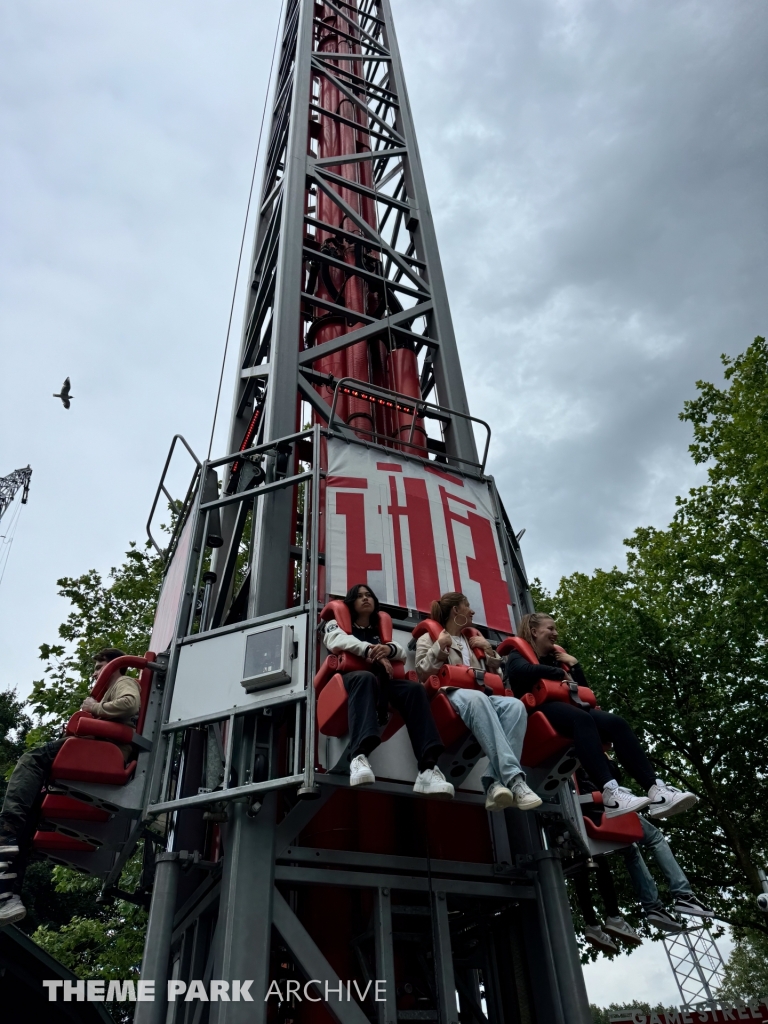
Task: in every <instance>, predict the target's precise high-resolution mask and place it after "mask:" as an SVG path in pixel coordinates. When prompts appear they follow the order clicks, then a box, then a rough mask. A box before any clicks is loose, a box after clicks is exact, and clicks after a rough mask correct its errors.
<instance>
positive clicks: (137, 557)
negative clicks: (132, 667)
mask: <svg viewBox="0 0 768 1024" xmlns="http://www.w3.org/2000/svg"><path fill="white" fill-rule="evenodd" d="M162 570H163V564H162V559H161V558H160V557H159V556H158V555H156V554H154V553H153V552H152V551H151V550H150V549H149V548H148V547H147V548H145V549H143V550H142V549H139V548H137V547H136V545H135V544H131V545H130V548H129V550H128V551H127V552H126V556H125V560H124V561H123V563H122V564H121V565H119V566H117V567H115V568H113V569H111V570H110V572H109V574H108V576H107V580H106V581H105V580H104V579H103V578H102V576H101V575H100V574H99V573H98V572H96V571H95V570H91V571H90V572H87V573H84V574H83V575H82V576H79V577H75V578H69V577H65V578H63V579H60V580H58V581H57V582H58V586H59V588H60V589H59V594H60V595H61V596H62V597H65V598H67V599H68V600H69V602H70V605H71V610H70V612H69V614H68V615H67V618H66V619H65V621H64V623H63V624H62V625H61V626H60V627H59V631H58V632H59V641H60V642H59V643H56V644H42V645H41V647H40V657H41V659H42V660H43V661H44V662H45V663H46V668H45V675H44V678H43V679H40V680H38V681H36V682H35V684H34V687H33V691H32V695H31V697H30V700H29V707H30V708H31V710H32V711H33V712H34V713H35V715H36V721H35V725H34V727H33V728H30V725H31V722H30V719H29V718H28V717H27V716H26V715H25V714H24V711H23V705H22V704H21V702H19V701H17V700H16V698H15V695H14V694H12V693H7V694H0V768H2V770H3V771H4V772H5V773H6V775H7V774H10V770H12V768H13V765H14V764H15V762H16V760H17V759H18V756H19V755H20V754H21V753H22V751H23V748H24V742H25V741H26V744H27V745H32V744H34V743H36V742H40V741H41V740H45V739H48V738H50V737H52V736H54V735H57V734H58V733H59V732H60V730H61V727H62V726H63V725H64V724H65V723H66V721H67V719H68V718H69V717H70V716H71V715H72V714H73V713H74V712H75V711H76V710H77V709H78V708H79V706H80V704H81V702H82V700H83V697H84V696H85V695H86V694H87V693H88V691H89V689H90V686H91V673H92V668H93V660H92V659H93V654H94V653H95V652H96V651H98V650H99V649H100V648H103V647H118V648H121V649H122V650H124V651H126V652H127V653H128V654H143V653H144V652H145V651H146V650H147V648H148V645H149V637H150V633H151V630H152V621H153V618H154V611H155V607H156V604H157V598H158V594H159V589H160V583H161V580H162ZM139 870H140V855H139V854H137V855H136V857H135V858H134V859H133V860H132V861H131V862H130V863H129V864H128V865H127V867H126V869H125V871H124V872H123V876H122V879H121V881H120V887H121V889H122V890H123V891H124V892H129V893H130V892H133V890H134V888H135V885H136V882H137V880H138V873H139ZM99 889H100V882H99V880H98V879H94V878H91V877H89V876H86V875H82V874H79V873H78V872H75V871H71V870H69V869H68V868H64V867H54V866H53V865H52V864H51V863H50V862H48V861H34V862H32V863H31V864H30V865H29V868H28V870H27V874H26V877H25V881H24V889H23V892H22V899H23V900H24V904H25V906H26V907H27V917H26V918H25V919H24V920H23V921H22V922H21V926H22V927H23V928H24V930H25V931H28V932H30V933H31V934H32V937H33V938H34V940H35V941H36V942H37V943H38V944H39V945H41V946H42V947H43V948H44V949H46V950H47V951H48V952H49V953H51V954H52V955H53V956H55V957H56V958H57V959H59V960H61V961H62V963H64V964H66V966H68V967H69V968H71V970H73V971H74V972H75V973H76V974H78V975H79V976H80V977H84V978H85V977H87V978H104V979H105V980H107V981H109V980H112V979H124V980H127V979H129V978H135V977H137V976H138V970H139V965H140V962H141V953H142V948H143V943H144V933H145V928H146V911H145V910H144V909H143V907H141V906H136V905H134V904H133V903H131V902H127V901H124V900H117V901H114V902H113V903H112V904H111V905H110V904H97V903H96V896H97V895H98V891H99ZM112 1013H113V1015H114V1016H115V1018H116V1019H117V1020H120V1021H127V1020H130V1019H131V1018H132V1015H133V1008H132V1006H131V1005H130V1004H114V1005H113V1007H112Z"/></svg>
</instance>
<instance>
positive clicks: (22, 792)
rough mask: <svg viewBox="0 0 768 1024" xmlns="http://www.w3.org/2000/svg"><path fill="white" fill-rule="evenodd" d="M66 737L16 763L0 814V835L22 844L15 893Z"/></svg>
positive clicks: (27, 753)
mask: <svg viewBox="0 0 768 1024" xmlns="http://www.w3.org/2000/svg"><path fill="white" fill-rule="evenodd" d="M66 738H67V737H66V736H63V737H61V738H60V739H56V740H50V741H49V742H48V743H41V744H40V745H39V746H37V747H31V748H30V749H29V750H27V751H25V752H24V753H23V754H22V755H21V757H20V758H19V760H18V761H17V762H16V767H15V768H14V769H13V772H12V774H11V777H10V779H9V780H8V788H7V789H6V791H5V800H4V801H3V810H2V813H0V832H3V833H5V834H6V835H11V836H15V837H16V840H17V842H18V844H19V854H18V856H17V857H15V858H14V860H13V870H14V871H15V872H16V879H15V881H14V884H13V887H12V889H13V892H18V893H20V892H21V886H22V883H23V881H24V872H25V870H26V867H27V861H28V860H29V851H30V845H31V843H32V839H33V837H34V834H35V831H36V829H37V820H38V817H39V812H40V804H41V802H42V792H41V790H42V788H43V786H44V785H45V784H46V782H47V781H48V776H49V775H50V773H51V767H52V765H53V762H54V761H55V760H56V755H57V754H58V752H59V751H60V750H61V748H62V747H63V746H64V743H65V741H66Z"/></svg>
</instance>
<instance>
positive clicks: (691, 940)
mask: <svg viewBox="0 0 768 1024" xmlns="http://www.w3.org/2000/svg"><path fill="white" fill-rule="evenodd" d="M664 949H665V950H666V952H667V959H668V960H669V965H670V967H671V968H672V973H673V974H674V976H675V981H676V982H677V987H678V989H679V991H680V999H681V1002H682V1004H683V1006H684V1007H685V1008H686V1009H692V1008H694V1007H697V1006H699V1005H700V1004H701V1003H706V1004H707V1005H714V1004H715V1003H716V1002H717V992H718V990H719V988H720V986H721V985H722V983H723V974H724V971H725V964H724V963H723V958H722V956H721V955H720V950H719V949H718V948H717V945H716V943H715V940H714V939H713V938H712V934H711V932H710V931H709V929H708V928H706V927H705V926H704V925H699V926H698V927H696V928H687V929H686V930H685V931H683V932H678V933H677V934H675V935H665V936H664Z"/></svg>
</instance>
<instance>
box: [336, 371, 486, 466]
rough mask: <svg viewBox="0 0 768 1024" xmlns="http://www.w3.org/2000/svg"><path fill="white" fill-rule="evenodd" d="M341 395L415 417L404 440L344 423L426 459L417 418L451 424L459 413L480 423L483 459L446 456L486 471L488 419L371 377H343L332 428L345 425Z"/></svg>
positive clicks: (338, 385)
mask: <svg viewBox="0 0 768 1024" xmlns="http://www.w3.org/2000/svg"><path fill="white" fill-rule="evenodd" d="M340 395H346V396H348V397H350V398H356V399H360V400H362V401H364V402H370V403H371V405H380V406H383V407H384V408H387V409H390V410H392V411H393V412H403V413H405V414H407V415H409V416H410V417H411V422H410V427H409V434H408V439H407V440H403V439H402V438H400V437H392V436H389V435H385V434H382V433H381V432H380V431H377V430H368V429H366V428H365V427H361V426H359V425H357V424H356V425H355V426H354V427H353V428H350V427H349V426H348V424H346V423H343V426H344V428H346V430H347V431H349V430H350V429H353V430H354V431H355V433H356V434H365V435H367V436H369V437H370V438H371V441H372V443H374V444H378V445H380V446H381V447H384V448H389V449H392V448H395V449H401V450H403V451H404V452H405V453H406V454H409V455H415V456H417V457H418V458H422V459H423V458H426V457H427V455H428V454H429V451H430V449H429V448H428V447H427V446H426V445H424V444H417V443H415V442H414V440H413V435H414V430H416V429H420V428H418V427H417V426H416V422H417V420H419V419H432V420H436V421H438V422H439V423H441V424H443V426H445V425H450V423H451V420H452V419H453V418H454V417H458V418H459V419H463V420H468V421H469V422H471V423H477V424H479V425H480V426H481V427H483V428H484V429H485V432H486V437H485V446H484V448H483V457H482V459H481V460H480V461H479V462H477V461H475V460H473V459H464V458H460V457H459V456H458V455H454V454H447V453H446V454H445V455H444V456H443V457H444V458H445V459H446V461H449V462H451V463H461V464H463V465H465V466H471V467H472V468H477V469H479V470H480V473H481V474H482V473H484V472H485V465H486V462H487V460H488V449H489V448H490V445H491V428H490V425H489V424H488V423H486V422H485V420H481V419H479V418H478V417H477V416H470V414H469V413H466V412H459V411H458V410H457V409H449V408H448V407H447V406H443V405H436V404H435V403H434V402H428V401H426V400H425V399H423V398H413V397H412V396H411V395H405V394H402V393H401V392H399V391H392V390H390V389H389V388H382V387H379V386H378V385H376V384H370V383H368V382H367V381H362V380H357V379H355V378H354V377H342V378H341V379H340V380H338V381H336V382H335V384H334V392H333V402H332V404H331V413H330V417H329V420H328V429H329V430H333V429H334V427H335V426H337V425H338V426H341V425H342V421H340V420H338V419H337V417H336V407H337V405H338V401H339V396H340ZM429 440H430V439H429V438H427V442H428V441H429ZM432 454H435V452H432ZM457 468H458V467H457Z"/></svg>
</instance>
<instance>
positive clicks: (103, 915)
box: [32, 852, 147, 1022]
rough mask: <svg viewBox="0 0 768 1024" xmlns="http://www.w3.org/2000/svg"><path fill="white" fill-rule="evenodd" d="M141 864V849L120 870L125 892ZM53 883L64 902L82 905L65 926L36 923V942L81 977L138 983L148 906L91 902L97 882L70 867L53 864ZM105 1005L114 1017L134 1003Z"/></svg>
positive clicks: (128, 1013) (128, 1015) (126, 1014)
mask: <svg viewBox="0 0 768 1024" xmlns="http://www.w3.org/2000/svg"><path fill="white" fill-rule="evenodd" d="M140 867H141V854H140V852H139V853H138V854H137V855H136V856H134V857H133V858H132V859H131V861H130V862H129V864H128V865H127V866H126V869H125V870H124V871H123V875H122V878H121V887H122V888H123V891H126V892H132V891H133V890H134V889H135V887H136V884H137V882H138V878H139V871H140ZM53 882H54V889H55V892H56V893H57V894H58V895H59V897H60V898H62V899H64V900H65V901H66V900H71V899H72V898H73V897H74V898H75V899H78V900H80V901H81V902H82V903H84V904H86V906H84V907H83V909H82V910H81V911H80V912H79V913H75V914H73V915H72V916H71V918H70V919H69V920H68V921H67V922H66V923H64V924H61V925H59V926H57V927H54V926H51V925H41V926H40V927H38V928H37V929H36V930H35V931H34V932H33V933H32V938H33V939H34V940H35V942H36V943H37V944H38V945H39V946H42V948H43V949H44V950H46V952H48V953H50V954H51V956H54V957H56V959H57V960H59V961H60V962H61V963H63V964H64V966H65V967H68V968H69V969H70V970H71V971H72V972H73V973H74V974H76V975H77V976H78V977H79V978H86V979H88V978H92V979H103V980H104V981H107V982H109V981H129V980H132V981H134V982H136V981H138V978H139V968H140V967H141V956H142V952H143V949H144V935H145V932H146V926H147V912H146V910H145V909H144V908H143V907H140V906H136V905H135V904H133V903H129V902H127V901H126V900H115V901H114V903H113V904H112V905H111V906H110V905H106V906H97V905H96V904H95V902H94V901H95V899H96V897H97V895H98V892H99V888H100V882H99V880H98V879H95V878H90V877H89V876H88V875H82V874H79V873H78V872H77V871H71V870H70V869H69V868H65V867H60V866H59V867H55V868H54V869H53ZM108 1006H109V1008H110V1012H111V1014H112V1016H113V1017H114V1018H115V1020H116V1021H120V1022H123V1021H126V1022H127V1021H130V1020H132V1019H133V1010H134V1007H133V1004H131V1003H114V1002H113V1003H110V1004H108Z"/></svg>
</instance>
